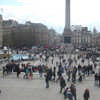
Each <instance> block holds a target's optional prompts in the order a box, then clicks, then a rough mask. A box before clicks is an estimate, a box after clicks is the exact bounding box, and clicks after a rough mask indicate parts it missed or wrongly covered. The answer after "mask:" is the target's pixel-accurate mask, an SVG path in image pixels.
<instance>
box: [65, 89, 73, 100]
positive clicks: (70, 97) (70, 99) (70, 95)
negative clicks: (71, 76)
mask: <svg viewBox="0 0 100 100" xmlns="http://www.w3.org/2000/svg"><path fill="white" fill-rule="evenodd" d="M67 98H68V100H73V95H72V93H71V89H70V88H69V89H68V90H67V93H66V99H67Z"/></svg>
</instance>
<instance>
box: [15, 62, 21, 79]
mask: <svg viewBox="0 0 100 100" xmlns="http://www.w3.org/2000/svg"><path fill="white" fill-rule="evenodd" d="M16 71H17V78H19V74H20V68H19V64H17V69H16Z"/></svg>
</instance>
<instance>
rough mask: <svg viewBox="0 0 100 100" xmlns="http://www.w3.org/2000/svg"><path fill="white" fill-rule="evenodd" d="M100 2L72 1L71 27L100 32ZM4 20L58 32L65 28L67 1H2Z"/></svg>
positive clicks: (94, 0)
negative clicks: (46, 27)
mask: <svg viewBox="0 0 100 100" xmlns="http://www.w3.org/2000/svg"><path fill="white" fill-rule="evenodd" d="M99 5H100V0H71V25H83V26H88V27H89V29H91V30H92V28H93V27H96V28H97V30H98V31H100V14H99V9H100V6H99ZM0 9H3V10H0V13H2V15H3V19H14V20H17V21H18V22H19V23H24V22H25V21H32V22H35V23H43V24H45V25H47V26H48V27H49V28H54V29H55V30H56V31H57V32H60V33H61V32H63V28H64V26H65V23H64V22H65V0H0Z"/></svg>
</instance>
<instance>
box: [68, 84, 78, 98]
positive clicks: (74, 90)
mask: <svg viewBox="0 0 100 100" xmlns="http://www.w3.org/2000/svg"><path fill="white" fill-rule="evenodd" d="M70 89H71V93H72V95H73V97H74V100H77V98H76V88H75V85H74V83H72V84H71V87H70Z"/></svg>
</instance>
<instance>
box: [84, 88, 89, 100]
mask: <svg viewBox="0 0 100 100" xmlns="http://www.w3.org/2000/svg"><path fill="white" fill-rule="evenodd" d="M83 97H84V100H88V99H89V98H90V93H89V89H87V88H86V89H85V92H84V94H83Z"/></svg>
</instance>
